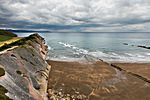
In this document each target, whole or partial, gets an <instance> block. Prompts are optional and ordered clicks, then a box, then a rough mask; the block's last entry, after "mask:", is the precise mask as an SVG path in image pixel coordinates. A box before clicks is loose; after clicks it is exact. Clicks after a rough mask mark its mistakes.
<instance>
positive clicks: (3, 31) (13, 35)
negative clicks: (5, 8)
mask: <svg viewBox="0 0 150 100" xmlns="http://www.w3.org/2000/svg"><path fill="white" fill-rule="evenodd" d="M0 35H4V36H8V37H17V35H16V34H14V33H12V32H9V31H6V30H2V29H0Z"/></svg>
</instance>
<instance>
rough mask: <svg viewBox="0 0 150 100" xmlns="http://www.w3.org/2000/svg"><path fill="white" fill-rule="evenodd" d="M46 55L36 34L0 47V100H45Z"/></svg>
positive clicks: (46, 50)
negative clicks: (0, 91)
mask: <svg viewBox="0 0 150 100" xmlns="http://www.w3.org/2000/svg"><path fill="white" fill-rule="evenodd" d="M47 53H48V49H47V46H46V45H45V41H44V38H42V37H41V36H39V35H38V34H33V35H30V36H28V37H25V38H22V39H20V40H18V41H16V42H13V43H11V44H8V45H4V46H2V47H0V90H3V91H2V93H0V99H2V100H8V99H13V100H47V95H46V92H47V80H48V74H49V71H50V68H51V66H50V65H49V64H48V63H47V62H46V56H47Z"/></svg>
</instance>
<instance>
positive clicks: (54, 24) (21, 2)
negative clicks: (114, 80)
mask: <svg viewBox="0 0 150 100" xmlns="http://www.w3.org/2000/svg"><path fill="white" fill-rule="evenodd" d="M149 25H150V0H38V1H37V0H0V27H1V28H15V29H46V30H79V31H150V28H149Z"/></svg>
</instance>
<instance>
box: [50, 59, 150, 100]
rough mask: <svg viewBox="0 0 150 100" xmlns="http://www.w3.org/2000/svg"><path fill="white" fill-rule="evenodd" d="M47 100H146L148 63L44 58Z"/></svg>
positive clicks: (149, 96)
mask: <svg viewBox="0 0 150 100" xmlns="http://www.w3.org/2000/svg"><path fill="white" fill-rule="evenodd" d="M48 63H49V64H51V66H52V70H51V72H50V74H49V80H48V82H49V83H48V94H49V96H50V97H51V99H52V100H53V99H60V98H61V99H62V98H64V99H67V100H73V99H74V100H149V99H150V95H149V94H150V84H149V79H148V78H149V77H150V74H149V73H148V72H149V70H150V68H149V66H150V64H149V63H141V64H138V63H113V64H107V63H105V62H102V61H97V62H93V63H91V64H89V63H87V64H86V63H79V62H65V61H52V60H49V61H48Z"/></svg>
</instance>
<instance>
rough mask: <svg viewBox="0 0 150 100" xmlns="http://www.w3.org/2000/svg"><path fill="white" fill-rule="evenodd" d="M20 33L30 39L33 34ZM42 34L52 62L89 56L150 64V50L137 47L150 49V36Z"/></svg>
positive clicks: (110, 60)
mask: <svg viewBox="0 0 150 100" xmlns="http://www.w3.org/2000/svg"><path fill="white" fill-rule="evenodd" d="M17 34H18V35H19V36H27V35H29V34H31V33H17ZM40 35H41V36H42V37H44V38H45V40H46V43H47V45H48V46H49V55H48V57H49V58H48V59H52V60H66V61H70V60H81V59H84V58H87V57H88V56H89V57H93V58H98V59H102V60H104V61H107V62H150V49H144V48H140V47H137V45H144V46H150V33H121V32H120V33H119V32H117V33H115V32H114V33H102V32H100V33H98V32H97V33H92V32H91V33H86V32H84V33H71V32H70V33H40ZM124 43H127V44H129V45H124ZM133 45H134V46H133Z"/></svg>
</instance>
